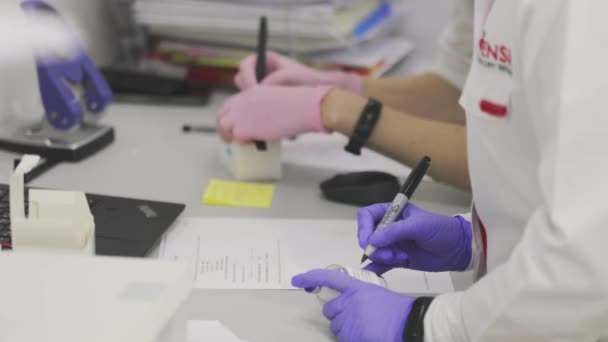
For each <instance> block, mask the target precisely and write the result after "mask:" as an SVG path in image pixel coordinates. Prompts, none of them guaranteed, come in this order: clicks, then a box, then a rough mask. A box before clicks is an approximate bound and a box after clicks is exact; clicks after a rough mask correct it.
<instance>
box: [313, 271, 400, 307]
mask: <svg viewBox="0 0 608 342" xmlns="http://www.w3.org/2000/svg"><path fill="white" fill-rule="evenodd" d="M327 269H329V270H338V271H340V272H343V273H346V274H348V275H349V276H351V277H353V278H356V279H359V280H361V281H364V282H366V283H371V284H375V285H378V286H382V287H384V288H386V287H387V286H388V285H387V284H386V280H385V279H384V278H382V277H380V276H378V275H377V274H376V273H374V272H371V271H367V270H363V269H354V268H350V267H346V266H341V265H329V266H327ZM314 293H315V294H316V295H317V298H319V301H321V303H322V304H325V303H327V302H329V301H330V300H332V299H334V298H336V297H338V296H339V295H340V292H338V291H336V290H334V289H330V288H327V287H317V288H316V289H315V291H314Z"/></svg>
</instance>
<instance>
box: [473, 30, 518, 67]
mask: <svg viewBox="0 0 608 342" xmlns="http://www.w3.org/2000/svg"><path fill="white" fill-rule="evenodd" d="M479 53H480V55H481V57H482V58H484V59H486V60H492V61H494V62H497V63H501V64H506V65H509V66H510V65H511V48H510V47H508V46H506V45H502V44H493V43H492V42H490V41H488V40H486V38H485V36H484V37H483V38H481V39H480V40H479Z"/></svg>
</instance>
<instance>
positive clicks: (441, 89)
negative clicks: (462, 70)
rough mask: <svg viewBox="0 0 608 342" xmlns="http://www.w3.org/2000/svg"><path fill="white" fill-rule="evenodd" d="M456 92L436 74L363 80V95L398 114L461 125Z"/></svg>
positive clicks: (461, 112)
mask: <svg viewBox="0 0 608 342" xmlns="http://www.w3.org/2000/svg"><path fill="white" fill-rule="evenodd" d="M460 93H461V92H460V90H459V89H458V88H456V87H454V86H453V85H452V84H450V83H449V82H448V81H446V80H444V79H443V78H441V77H440V76H439V75H437V74H432V73H427V74H422V75H418V76H412V77H404V78H394V79H365V80H364V82H363V94H364V96H365V97H373V98H375V99H378V100H379V101H380V102H382V103H384V104H385V105H387V106H390V107H392V108H394V109H396V110H398V111H400V112H402V113H409V114H411V115H415V116H418V117H422V118H426V119H430V120H437V121H443V122H449V123H455V124H460V125H464V122H465V115H464V111H463V110H462V108H461V107H460V106H459V105H458V99H459V98H460Z"/></svg>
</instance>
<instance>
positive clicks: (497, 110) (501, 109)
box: [479, 100, 507, 118]
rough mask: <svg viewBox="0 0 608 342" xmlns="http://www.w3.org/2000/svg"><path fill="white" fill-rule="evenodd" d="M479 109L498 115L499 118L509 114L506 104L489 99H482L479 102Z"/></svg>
mask: <svg viewBox="0 0 608 342" xmlns="http://www.w3.org/2000/svg"><path fill="white" fill-rule="evenodd" d="M479 109H481V111H482V112H484V113H486V114H489V115H492V116H495V117H498V118H502V117H505V116H507V106H505V105H501V104H498V103H495V102H491V101H488V100H481V102H479Z"/></svg>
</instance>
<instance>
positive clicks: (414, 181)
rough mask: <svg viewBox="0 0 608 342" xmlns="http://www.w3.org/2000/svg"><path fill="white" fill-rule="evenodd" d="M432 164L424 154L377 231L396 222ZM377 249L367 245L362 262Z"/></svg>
mask: <svg viewBox="0 0 608 342" xmlns="http://www.w3.org/2000/svg"><path fill="white" fill-rule="evenodd" d="M430 165H431V158H429V157H427V156H424V157H423V158H422V159H421V160H420V161H419V162H418V165H416V167H415V168H414V169H413V170H412V172H411V173H410V175H409V176H408V177H407V179H406V180H405V182H404V183H403V186H401V189H400V190H399V193H398V194H397V196H395V199H394V200H393V203H391V206H390V208H388V210H387V211H386V214H384V217H382V220H381V221H380V223H379V224H378V226H377V227H376V231H378V230H381V229H384V227H386V226H388V225H389V224H391V223H393V222H395V220H396V219H397V217H399V215H401V212H403V209H405V207H406V206H407V204H408V203H409V200H410V198H412V195H414V191H416V188H417V187H418V185H419V184H420V182H421V181H422V179H423V178H424V175H425V174H426V170H428V168H429V166H430ZM375 251H376V247H374V246H372V245H371V244H369V245H367V248H366V249H365V253H364V254H363V257H362V258H361V263H364V262H365V261H366V260H367V259H368V256H370V255H372V254H374V252H375Z"/></svg>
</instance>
